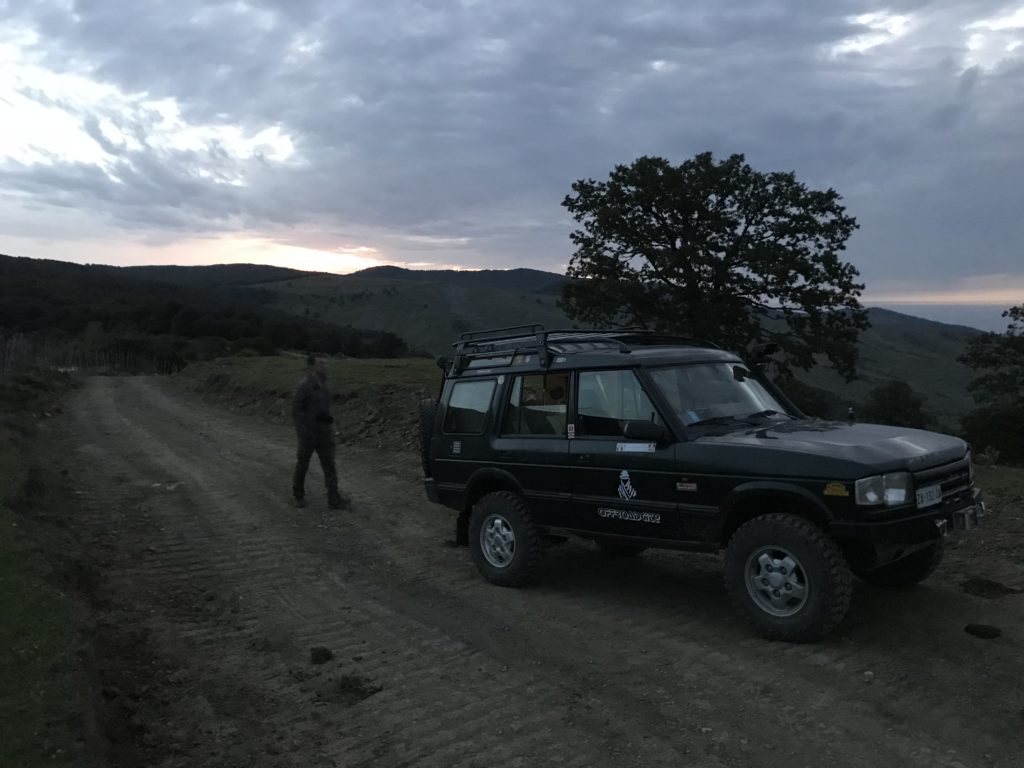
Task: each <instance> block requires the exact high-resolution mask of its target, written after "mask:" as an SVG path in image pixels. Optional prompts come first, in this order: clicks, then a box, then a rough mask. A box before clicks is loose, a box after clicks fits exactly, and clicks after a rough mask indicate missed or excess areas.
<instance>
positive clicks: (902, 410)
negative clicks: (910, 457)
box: [857, 379, 928, 429]
mask: <svg viewBox="0 0 1024 768" xmlns="http://www.w3.org/2000/svg"><path fill="white" fill-rule="evenodd" d="M857 418H858V421H866V422H871V423H874V424H888V425H890V426H893V427H914V428H915V429H925V428H926V427H927V426H928V416H927V414H926V413H925V411H924V398H923V397H921V396H920V395H918V394H917V393H916V392H914V390H913V389H911V388H910V385H909V384H907V382H905V381H900V380H898V379H894V380H893V381H889V382H886V383H885V384H880V385H878V386H877V387H875V388H874V389H872V390H871V391H870V392H868V396H867V398H866V399H865V401H864V407H863V408H861V410H860V413H859V414H858V417H857Z"/></svg>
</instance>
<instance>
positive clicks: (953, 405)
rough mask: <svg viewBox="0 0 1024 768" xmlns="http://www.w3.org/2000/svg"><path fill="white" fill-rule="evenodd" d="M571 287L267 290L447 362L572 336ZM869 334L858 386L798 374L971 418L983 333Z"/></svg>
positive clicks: (892, 330)
mask: <svg viewBox="0 0 1024 768" xmlns="http://www.w3.org/2000/svg"><path fill="white" fill-rule="evenodd" d="M564 281H565V278H564V277H562V276H561V275H556V274H552V273H548V272H540V271H536V270H527V269H516V270H509V271H507V272H502V271H494V270H490V271H483V272H455V271H423V272H420V271H412V270H405V269H400V268H398V267H379V268H375V269H370V270H365V271H363V272H357V273H355V274H352V275H323V274H320V275H308V276H305V277H301V278H296V279H291V280H287V281H284V282H277V283H264V284H262V285H261V286H260V288H261V289H262V290H264V291H267V292H268V293H269V294H272V295H273V297H274V298H273V306H274V307H275V308H277V309H280V310H283V311H285V312H289V313H292V314H296V315H303V316H307V317H311V318H315V319H320V320H325V321H327V322H330V323H337V324H341V325H356V326H359V327H365V328H373V329H379V330H387V331H390V332H392V333H395V334H397V335H399V336H401V337H402V338H404V339H405V340H406V341H407V342H408V344H409V345H410V346H411V347H412V348H414V349H420V350H424V351H426V352H430V353H431V354H444V353H446V352H447V351H448V350H449V349H450V345H451V343H452V341H454V340H455V339H456V338H457V337H458V335H459V334H460V333H462V332H464V331H468V330H478V329H481V328H497V327H502V326H509V325H520V324H524V323H540V324H542V325H544V326H546V327H548V328H571V327H573V322H572V321H571V320H570V319H569V318H568V317H566V315H565V313H564V312H562V310H561V309H560V308H559V307H558V298H559V293H560V289H561V285H562V284H563V283H564ZM869 317H870V320H871V324H872V326H871V328H870V329H869V330H868V331H867V332H866V333H864V334H863V335H862V336H861V340H860V364H859V367H858V378H857V379H856V380H854V381H852V382H844V381H843V380H842V379H841V378H840V377H839V376H837V375H836V374H835V373H834V372H833V371H832V370H831V369H829V368H827V367H825V366H820V367H818V368H815V369H813V370H812V371H809V372H808V373H806V374H801V375H800V376H799V377H798V378H800V379H801V380H802V381H804V382H805V383H807V384H809V385H810V386H813V387H816V388H819V389H823V390H826V391H828V392H830V393H833V394H834V395H835V396H836V398H837V402H838V400H844V401H852V402H861V401H863V399H864V396H865V395H866V394H867V393H868V392H869V391H870V390H871V389H873V388H874V387H876V386H878V385H879V384H882V383H884V382H886V381H888V380H890V379H903V380H905V381H907V382H909V383H910V384H911V386H912V387H913V388H914V390H915V391H917V392H918V393H919V394H921V395H922V396H923V397H925V399H926V407H927V409H928V410H929V411H930V412H931V413H932V414H933V415H934V416H935V417H936V419H937V422H938V424H940V425H941V426H952V425H953V424H954V423H955V421H956V420H958V418H959V416H960V415H962V414H963V413H965V412H967V411H968V410H970V409H971V407H972V405H973V402H972V400H971V397H970V395H969V394H968V392H967V384H968V382H969V381H970V380H971V378H972V372H971V371H970V369H968V368H967V367H966V366H964V365H962V364H960V363H959V362H957V357H958V356H959V355H960V353H961V352H962V350H963V348H964V345H965V344H966V343H967V341H968V340H969V339H970V338H971V337H972V336H974V335H976V334H977V333H979V331H977V330H975V329H972V328H967V327H964V326H957V325H947V324H945V323H938V322H934V321H931V320H924V319H921V318H917V317H912V316H910V315H904V314H900V313H898V312H892V311H890V310H886V309H880V308H877V307H875V308H870V309H869Z"/></svg>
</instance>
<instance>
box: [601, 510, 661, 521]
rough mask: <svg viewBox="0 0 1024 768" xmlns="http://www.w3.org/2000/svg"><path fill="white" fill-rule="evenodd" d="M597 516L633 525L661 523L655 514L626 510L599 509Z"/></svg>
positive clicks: (659, 516)
mask: <svg viewBox="0 0 1024 768" xmlns="http://www.w3.org/2000/svg"><path fill="white" fill-rule="evenodd" d="M597 514H598V516H600V517H610V518H612V519H614V520H630V521H632V522H634V523H661V515H659V514H658V513H657V512H633V511H632V510H628V509H608V507H599V508H598V510H597Z"/></svg>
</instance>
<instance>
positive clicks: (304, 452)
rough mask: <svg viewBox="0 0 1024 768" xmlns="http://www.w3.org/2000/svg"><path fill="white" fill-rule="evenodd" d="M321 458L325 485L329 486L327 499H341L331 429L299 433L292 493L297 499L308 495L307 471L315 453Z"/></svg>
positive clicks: (336, 500)
mask: <svg viewBox="0 0 1024 768" xmlns="http://www.w3.org/2000/svg"><path fill="white" fill-rule="evenodd" d="M314 452H315V453H316V455H317V457H318V458H319V459H320V466H321V467H322V468H323V470H324V485H325V486H326V488H327V501H328V503H331V504H336V503H338V502H339V501H340V500H341V494H339V493H338V472H337V470H336V469H335V467H334V435H332V434H331V432H330V430H317V431H316V432H315V433H311V434H302V433H299V449H298V451H297V454H296V461H295V476H294V477H293V478H292V494H293V495H294V496H295V498H296V499H302V498H304V497H305V495H306V472H307V470H308V469H309V460H310V459H311V458H312V456H313V453H314Z"/></svg>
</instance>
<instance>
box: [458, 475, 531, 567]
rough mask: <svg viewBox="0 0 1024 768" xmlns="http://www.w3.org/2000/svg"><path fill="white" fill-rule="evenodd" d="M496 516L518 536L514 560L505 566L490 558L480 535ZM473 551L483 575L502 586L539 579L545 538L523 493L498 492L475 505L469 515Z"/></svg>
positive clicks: (471, 549) (470, 540)
mask: <svg viewBox="0 0 1024 768" xmlns="http://www.w3.org/2000/svg"><path fill="white" fill-rule="evenodd" d="M493 515H498V516H500V517H501V518H503V519H504V520H505V521H507V523H508V525H509V526H510V527H511V529H512V532H513V534H514V535H515V549H514V552H513V556H512V560H511V562H509V564H508V565H506V566H504V567H501V568H498V567H495V566H494V565H492V564H491V563H489V562H488V561H487V558H486V556H485V555H484V551H483V544H482V542H481V536H480V534H481V530H482V528H483V525H484V523H485V521H487V520H488V519H489V518H491V517H492V516H493ZM469 551H470V553H472V555H473V562H475V563H476V567H477V568H478V569H479V571H480V574H481V575H482V576H483V577H484V578H485V579H487V580H488V581H489V582H491V583H492V584H498V585H499V586H502V587H521V586H524V585H526V584H529V583H531V582H533V581H536V579H537V577H538V576H539V575H540V567H541V561H542V557H543V554H544V539H543V536H542V535H541V533H540V531H539V530H538V529H537V526H536V525H534V523H533V520H532V518H531V517H530V513H529V511H528V510H527V508H526V502H524V501H523V499H522V497H521V496H519V495H517V494H515V493H511V492H509V491H495V492H494V493H489V494H487V495H486V496H484V497H483V498H482V499H480V500H479V501H478V502H477V503H476V504H474V505H473V511H472V513H471V514H470V516H469Z"/></svg>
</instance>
